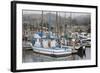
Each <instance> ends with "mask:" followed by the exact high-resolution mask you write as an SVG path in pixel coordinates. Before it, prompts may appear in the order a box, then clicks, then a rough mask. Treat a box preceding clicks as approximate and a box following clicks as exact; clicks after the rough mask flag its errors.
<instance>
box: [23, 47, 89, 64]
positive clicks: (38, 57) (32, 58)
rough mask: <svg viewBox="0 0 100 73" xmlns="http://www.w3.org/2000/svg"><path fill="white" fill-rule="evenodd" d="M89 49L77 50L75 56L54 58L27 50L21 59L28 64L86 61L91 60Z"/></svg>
mask: <svg viewBox="0 0 100 73" xmlns="http://www.w3.org/2000/svg"><path fill="white" fill-rule="evenodd" d="M90 52H91V49H90V48H86V50H85V51H83V50H82V49H80V50H79V52H78V53H77V54H70V55H65V56H61V57H54V56H48V55H43V54H39V53H35V52H33V50H31V49H28V50H23V59H22V61H23V62H24V63H28V62H51V61H69V60H88V59H91V57H90V55H91V53H90Z"/></svg>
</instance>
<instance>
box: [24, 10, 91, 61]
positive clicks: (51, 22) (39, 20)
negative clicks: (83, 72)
mask: <svg viewBox="0 0 100 73" xmlns="http://www.w3.org/2000/svg"><path fill="white" fill-rule="evenodd" d="M28 12H29V13H30V14H28ZM22 27H23V30H22V31H23V33H22V62H23V63H28V62H50V61H69V60H88V59H91V31H90V14H88V13H74V12H59V11H54V12H52V11H23V26H22Z"/></svg>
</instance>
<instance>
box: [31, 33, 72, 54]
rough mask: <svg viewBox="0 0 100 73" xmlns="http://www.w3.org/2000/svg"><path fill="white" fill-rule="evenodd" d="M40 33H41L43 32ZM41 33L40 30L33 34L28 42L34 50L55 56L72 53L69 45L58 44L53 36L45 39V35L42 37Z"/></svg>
mask: <svg viewBox="0 0 100 73" xmlns="http://www.w3.org/2000/svg"><path fill="white" fill-rule="evenodd" d="M41 34H42V35H43V34H44V33H41ZM41 34H40V32H38V33H36V34H34V38H33V41H32V43H30V46H31V47H32V49H33V51H34V52H37V53H41V54H46V55H55V56H61V55H68V54H71V53H72V48H71V47H68V46H63V45H61V46H59V44H57V41H56V40H57V38H55V36H50V37H49V39H47V38H46V36H45V35H43V37H42V36H41ZM41 40H42V42H41Z"/></svg>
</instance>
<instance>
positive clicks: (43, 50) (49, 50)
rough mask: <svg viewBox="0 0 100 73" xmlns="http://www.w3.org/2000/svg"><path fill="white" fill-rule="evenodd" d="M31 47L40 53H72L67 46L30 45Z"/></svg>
mask: <svg viewBox="0 0 100 73" xmlns="http://www.w3.org/2000/svg"><path fill="white" fill-rule="evenodd" d="M31 47H32V49H33V51H34V52H37V53H42V54H47V55H67V54H71V53H72V49H69V48H66V49H65V48H55V49H53V48H38V47H34V46H32V45H31Z"/></svg>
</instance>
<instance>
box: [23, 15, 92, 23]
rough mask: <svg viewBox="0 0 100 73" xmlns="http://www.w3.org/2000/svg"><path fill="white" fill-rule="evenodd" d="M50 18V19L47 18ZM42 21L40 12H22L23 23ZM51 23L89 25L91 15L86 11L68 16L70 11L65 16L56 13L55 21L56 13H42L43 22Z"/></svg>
mask: <svg viewBox="0 0 100 73" xmlns="http://www.w3.org/2000/svg"><path fill="white" fill-rule="evenodd" d="M49 18H50V20H49ZM41 21H42V14H36V13H35V14H33V13H30V14H29V13H26V14H23V23H28V24H40V23H41ZM49 21H51V22H50V24H51V25H53V24H56V23H58V24H61V25H62V24H67V25H70V23H71V24H72V25H90V24H91V23H90V22H91V17H90V14H88V13H72V15H71V17H70V13H69V14H67V15H66V18H65V16H62V15H58V16H57V22H56V14H53V13H45V14H43V22H46V23H49Z"/></svg>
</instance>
